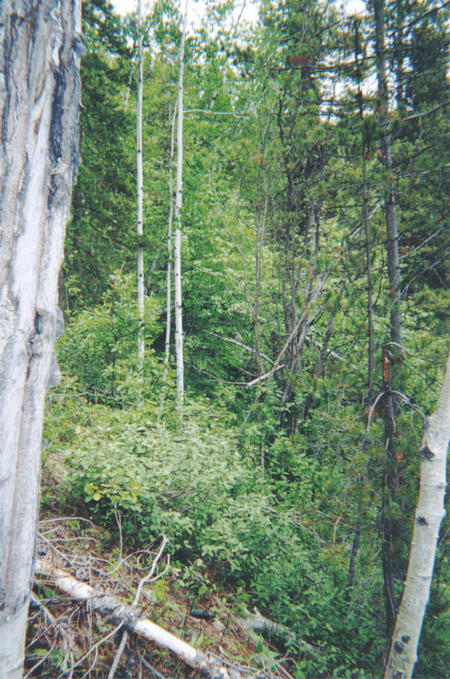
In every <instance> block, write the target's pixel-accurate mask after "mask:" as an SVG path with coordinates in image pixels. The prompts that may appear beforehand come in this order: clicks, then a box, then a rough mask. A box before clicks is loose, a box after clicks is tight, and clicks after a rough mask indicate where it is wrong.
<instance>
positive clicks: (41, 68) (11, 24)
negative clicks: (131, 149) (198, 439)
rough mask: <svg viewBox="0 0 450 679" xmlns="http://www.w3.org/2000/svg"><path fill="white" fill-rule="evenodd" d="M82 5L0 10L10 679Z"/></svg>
mask: <svg viewBox="0 0 450 679" xmlns="http://www.w3.org/2000/svg"><path fill="white" fill-rule="evenodd" d="M80 30H81V26H80V0H2V2H1V3H0V120H1V123H2V132H3V134H2V141H3V146H2V152H1V155H0V187H1V188H0V218H1V236H0V375H1V380H0V446H1V448H0V489H1V491H0V546H1V547H0V676H1V677H2V679H18V678H19V677H21V676H22V663H23V654H24V637H25V628H26V618H27V611H28V600H29V594H30V586H31V581H32V571H33V554H34V540H35V531H36V521H37V513H38V501H39V476H40V447H41V429H42V419H43V410H44V399H45V393H46V390H47V386H48V384H49V380H50V379H51V372H52V366H53V362H54V358H53V350H54V343H55V339H56V334H57V330H58V326H59V317H58V312H57V295H58V272H59V268H60V265H61V260H62V254H63V242H64V234H65V224H66V221H67V218H68V216H69V208H70V198H71V187H72V182H73V179H74V174H75V172H76V168H77V164H78V150H77V126H78V108H79V57H80V54H81V51H82V44H83V43H82V39H81V35H80Z"/></svg>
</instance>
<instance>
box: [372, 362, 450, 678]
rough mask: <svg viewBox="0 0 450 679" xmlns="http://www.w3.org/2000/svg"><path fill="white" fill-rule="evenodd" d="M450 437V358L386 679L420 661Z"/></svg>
mask: <svg viewBox="0 0 450 679" xmlns="http://www.w3.org/2000/svg"><path fill="white" fill-rule="evenodd" d="M449 439H450V355H449V358H448V362H447V371H446V374H445V378H444V384H443V386H442V391H441V395H440V398H439V401H438V404H437V406H436V409H435V411H434V413H433V414H432V415H431V417H429V418H428V421H427V423H426V425H425V428H424V435H423V439H422V449H421V451H420V454H421V458H422V461H421V467H420V493H419V500H418V503H417V507H416V515H415V522H414V532H413V538H412V543H411V550H410V553H409V565H408V574H407V576H406V583H405V589H404V591H403V597H402V602H401V604H400V609H399V612H398V615H397V620H396V624H395V629H394V634H393V637H392V645H391V650H390V654H389V659H388V664H387V668H386V672H385V675H384V678H385V679H410V677H411V676H412V673H413V670H414V665H415V663H416V660H417V646H418V643H419V637H420V632H421V629H422V623H423V619H424V616H425V609H426V606H427V604H428V599H429V597H430V588H431V580H432V577H433V569H434V560H435V556H436V546H437V541H438V538H439V528H440V525H441V521H442V519H443V518H444V516H445V510H444V496H445V488H446V467H447V449H448V444H449Z"/></svg>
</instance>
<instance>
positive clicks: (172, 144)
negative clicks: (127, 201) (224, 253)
mask: <svg viewBox="0 0 450 679" xmlns="http://www.w3.org/2000/svg"><path fill="white" fill-rule="evenodd" d="M176 116H177V106H176V105H175V107H174V110H173V116H172V124H171V128H170V159H169V217H168V220H167V277H166V339H165V354H164V382H166V379H167V366H168V363H169V358H170V334H171V326H172V323H171V320H172V313H171V311H172V309H171V307H172V256H173V253H172V236H173V233H172V227H173V156H174V150H175V119H176Z"/></svg>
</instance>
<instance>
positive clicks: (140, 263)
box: [136, 0, 145, 380]
mask: <svg viewBox="0 0 450 679" xmlns="http://www.w3.org/2000/svg"><path fill="white" fill-rule="evenodd" d="M138 30H139V37H138V62H139V63H138V92H137V111H136V114H137V115H136V170H137V236H138V247H137V297H138V311H139V328H138V365H139V376H140V378H141V380H142V379H143V376H144V314H145V310H144V283H145V281H144V243H143V240H144V172H143V163H142V100H143V79H144V45H143V22H142V0H138Z"/></svg>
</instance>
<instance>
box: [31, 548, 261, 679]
mask: <svg viewBox="0 0 450 679" xmlns="http://www.w3.org/2000/svg"><path fill="white" fill-rule="evenodd" d="M36 571H37V572H38V573H40V574H41V575H44V576H46V577H48V578H49V580H50V582H51V583H53V584H54V586H55V587H56V588H57V589H59V590H60V591H61V592H64V593H65V594H67V595H68V596H69V597H71V598H72V599H75V600H77V601H86V602H89V606H90V607H91V608H92V609H93V610H95V611H97V612H98V613H100V615H102V616H104V617H105V618H107V619H108V621H110V622H111V623H112V624H115V625H118V624H122V625H123V626H124V627H125V629H126V630H127V631H128V632H132V633H134V634H137V635H138V636H140V637H141V638H143V639H146V640H147V641H151V642H154V643H156V644H158V645H159V646H163V647H164V648H166V649H168V650H169V651H171V652H172V653H174V654H175V655H176V656H177V657H178V658H179V659H180V660H182V661H183V662H185V663H186V665H188V666H189V667H191V668H192V669H194V670H197V671H198V672H201V675H202V676H203V677H206V678H208V677H209V678H210V679H213V678H214V679H241V678H242V677H243V675H242V674H241V672H239V671H238V670H236V669H234V668H231V667H227V665H226V664H224V663H223V662H221V661H220V660H218V659H217V658H215V657H213V656H212V655H210V654H207V653H203V652H202V651H199V650H197V649H196V648H194V647H193V646H191V645H190V644H187V643H186V642H185V641H183V640H182V639H179V638H178V637H176V636H175V635H174V634H171V633H170V632H168V631H167V630H165V629H163V628H162V627H160V626H159V625H156V624H155V623H153V622H151V621H150V620H148V619H147V618H141V617H139V615H138V613H137V612H136V609H135V608H133V607H132V606H129V605H128V604H123V603H122V602H121V601H119V600H118V599H117V598H115V597H113V596H110V595H108V594H105V593H104V592H100V591H98V590H96V589H94V588H93V587H91V586H90V585H87V584H86V583H84V582H80V580H77V579H76V578H74V577H72V576H71V575H70V574H69V573H67V572H66V571H63V570H61V569H59V568H55V567H53V565H52V564H51V563H50V562H49V561H45V560H42V559H38V560H37V562H36ZM245 676H246V677H248V676H249V675H248V674H246V675H245Z"/></svg>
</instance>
